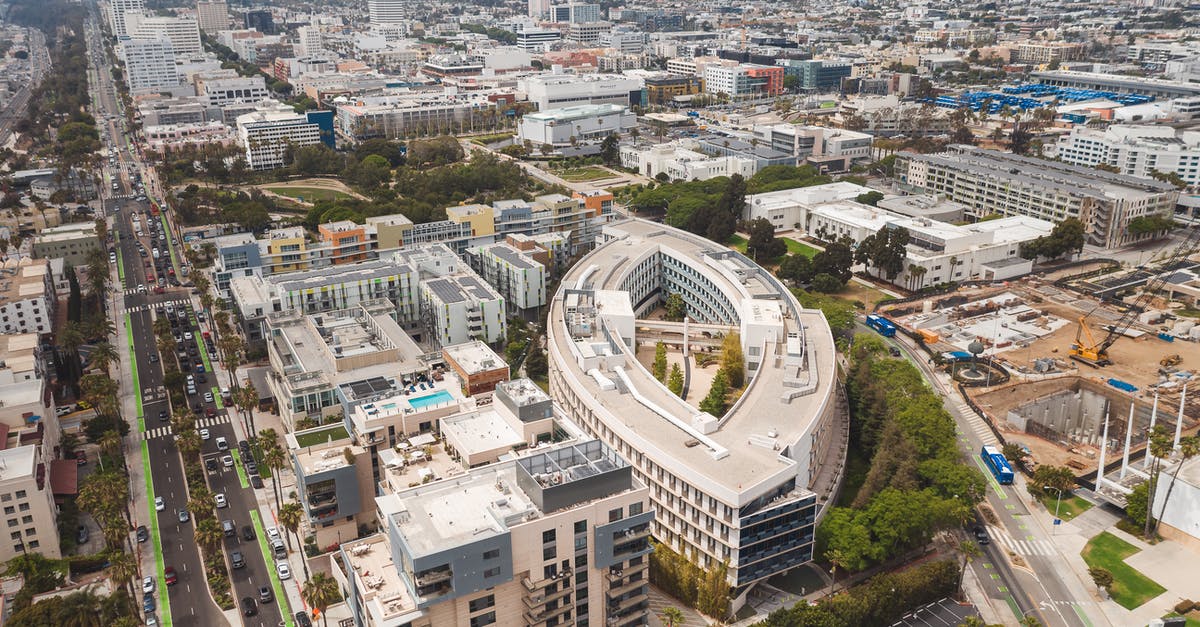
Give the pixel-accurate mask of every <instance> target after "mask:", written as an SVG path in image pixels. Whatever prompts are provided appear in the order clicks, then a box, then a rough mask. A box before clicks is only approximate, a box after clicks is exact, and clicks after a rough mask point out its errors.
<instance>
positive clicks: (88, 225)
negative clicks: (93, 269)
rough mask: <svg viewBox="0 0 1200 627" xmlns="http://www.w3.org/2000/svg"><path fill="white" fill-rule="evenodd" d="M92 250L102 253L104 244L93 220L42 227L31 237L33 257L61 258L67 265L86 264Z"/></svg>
mask: <svg viewBox="0 0 1200 627" xmlns="http://www.w3.org/2000/svg"><path fill="white" fill-rule="evenodd" d="M92 251H97V252H99V253H104V246H103V245H102V244H101V243H100V237H99V236H98V235H97V234H96V223H95V222H75V223H71V224H64V225H62V226H56V227H52V228H48V229H42V231H41V232H40V233H38V234H37V235H36V236H34V238H33V256H34V257H35V258H38V259H62V260H63V263H64V264H66V265H67V266H82V265H86V264H87V262H88V255H90V254H91V253H92ZM105 256H107V255H105Z"/></svg>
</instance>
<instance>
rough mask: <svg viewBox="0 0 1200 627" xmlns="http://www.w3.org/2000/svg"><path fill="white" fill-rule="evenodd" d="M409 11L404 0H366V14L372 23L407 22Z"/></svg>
mask: <svg viewBox="0 0 1200 627" xmlns="http://www.w3.org/2000/svg"><path fill="white" fill-rule="evenodd" d="M409 12H410V9H409V5H408V2H406V0H367V14H368V15H369V16H370V20H371V24H372V25H376V24H404V23H407V22H408V18H409Z"/></svg>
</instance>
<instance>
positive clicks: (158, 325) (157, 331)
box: [154, 318, 171, 337]
mask: <svg viewBox="0 0 1200 627" xmlns="http://www.w3.org/2000/svg"><path fill="white" fill-rule="evenodd" d="M170 334H171V321H170V320H167V319H166V318H155V319H154V335H156V336H158V337H162V336H164V335H170Z"/></svg>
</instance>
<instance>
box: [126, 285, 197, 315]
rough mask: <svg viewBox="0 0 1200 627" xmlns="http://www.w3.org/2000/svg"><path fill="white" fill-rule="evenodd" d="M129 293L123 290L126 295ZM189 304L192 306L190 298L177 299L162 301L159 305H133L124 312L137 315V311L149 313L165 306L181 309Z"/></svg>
mask: <svg viewBox="0 0 1200 627" xmlns="http://www.w3.org/2000/svg"><path fill="white" fill-rule="evenodd" d="M134 291H136V290H134ZM129 292H130V290H125V293H126V294H128V293H129ZM190 304H192V300H191V299H190V298H177V299H175V300H164V301H162V302H161V303H149V304H145V305H133V306H130V307H126V308H125V311H128V312H129V313H137V312H139V311H150V310H153V309H157V308H158V307H163V306H165V305H172V306H174V307H181V306H184V305H190Z"/></svg>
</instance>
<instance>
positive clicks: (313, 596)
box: [300, 573, 341, 627]
mask: <svg viewBox="0 0 1200 627" xmlns="http://www.w3.org/2000/svg"><path fill="white" fill-rule="evenodd" d="M300 596H301V598H303V599H304V602H305V603H307V604H308V605H309V606H310V607H313V608H315V609H316V610H317V612H318V613H320V614H321V621H322V623H323V624H324V625H325V627H329V617H327V616H326V615H325V610H326V609H328V608H329V606H330V605H332V604H334V603H336V602H337V601H338V600H339V599H340V598H341V595H340V594H338V585H337V581H335V580H334V579H333V577H330V576H329V575H326V574H325V573H313V576H312V577H311V578H309V580H308V581H305V582H304V585H303V586H302V587H301V588H300Z"/></svg>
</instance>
